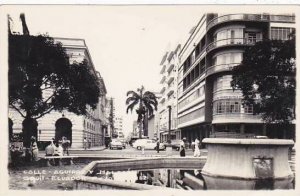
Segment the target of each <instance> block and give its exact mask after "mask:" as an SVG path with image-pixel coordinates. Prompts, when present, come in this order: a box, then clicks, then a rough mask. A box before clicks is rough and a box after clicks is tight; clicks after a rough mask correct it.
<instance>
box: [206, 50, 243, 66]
mask: <svg viewBox="0 0 300 196" xmlns="http://www.w3.org/2000/svg"><path fill="white" fill-rule="evenodd" d="M242 58H243V53H242V52H228V53H222V54H219V55H216V56H214V57H213V58H212V66H214V65H222V64H233V63H241V62H242Z"/></svg>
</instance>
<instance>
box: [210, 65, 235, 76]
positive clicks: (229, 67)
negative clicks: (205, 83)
mask: <svg viewBox="0 0 300 196" xmlns="http://www.w3.org/2000/svg"><path fill="white" fill-rule="evenodd" d="M237 65H239V63H230V64H219V65H213V66H211V67H208V68H207V69H206V75H207V76H208V75H211V74H214V73H216V72H221V71H230V70H232V68H233V67H235V66H237Z"/></svg>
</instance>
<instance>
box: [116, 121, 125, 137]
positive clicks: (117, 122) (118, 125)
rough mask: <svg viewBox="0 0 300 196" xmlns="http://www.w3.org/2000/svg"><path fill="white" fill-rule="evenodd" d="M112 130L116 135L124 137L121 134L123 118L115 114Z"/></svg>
mask: <svg viewBox="0 0 300 196" xmlns="http://www.w3.org/2000/svg"><path fill="white" fill-rule="evenodd" d="M114 132H115V135H116V137H124V134H123V118H122V117H120V116H115V118H114Z"/></svg>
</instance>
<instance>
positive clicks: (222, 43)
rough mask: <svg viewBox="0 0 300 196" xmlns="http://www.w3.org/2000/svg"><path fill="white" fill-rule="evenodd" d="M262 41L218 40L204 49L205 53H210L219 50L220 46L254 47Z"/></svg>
mask: <svg viewBox="0 0 300 196" xmlns="http://www.w3.org/2000/svg"><path fill="white" fill-rule="evenodd" d="M260 41H262V39H255V38H228V39H220V40H216V41H214V42H212V43H210V44H209V45H208V46H207V47H206V52H207V53H208V52H210V51H212V50H213V49H215V48H219V47H222V46H243V45H246V46H248V45H250V46H251V45H254V44H255V43H256V42H260Z"/></svg>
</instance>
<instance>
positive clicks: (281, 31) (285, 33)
mask: <svg viewBox="0 0 300 196" xmlns="http://www.w3.org/2000/svg"><path fill="white" fill-rule="evenodd" d="M292 31H293V28H282V27H272V28H271V39H275V40H288V39H290V35H291V33H292Z"/></svg>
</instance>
